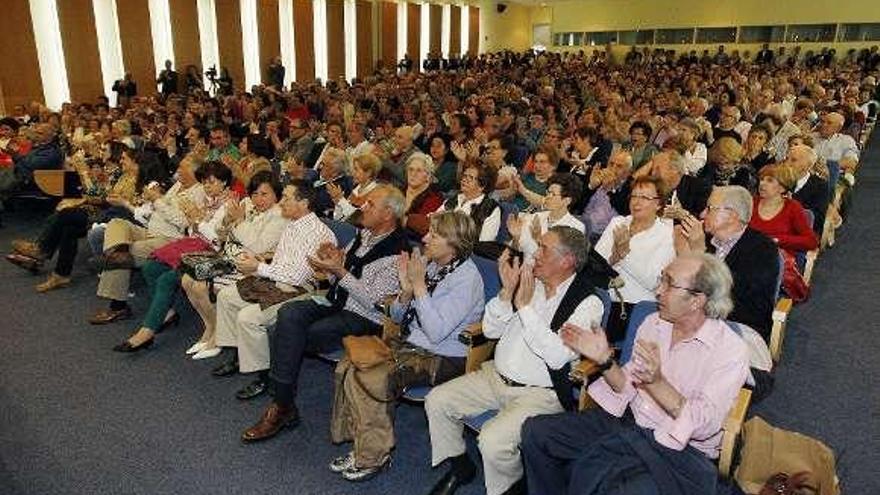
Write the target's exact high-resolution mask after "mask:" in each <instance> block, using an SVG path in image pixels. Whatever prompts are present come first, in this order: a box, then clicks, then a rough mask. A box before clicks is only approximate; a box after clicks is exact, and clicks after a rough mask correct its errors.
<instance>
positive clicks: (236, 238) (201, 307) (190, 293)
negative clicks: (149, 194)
mask: <svg viewBox="0 0 880 495" xmlns="http://www.w3.org/2000/svg"><path fill="white" fill-rule="evenodd" d="M248 194H249V195H250V196H249V197H247V198H245V199H243V200H242V201H241V202H239V203H237V204H235V205H232V204H227V206H226V214H225V216H224V218H223V222H222V223H221V225H220V226H219V227H218V237H219V238H220V239H221V240H224V241H226V244H225V246H224V252H225V253H226V254H227V256H229V257H235V256H236V255H238V254H239V253H240V252H241V251H243V250H244V251H247V252H249V253H253V254H256V255H265V254H267V253H271V252H272V251H274V250H275V246H276V245H277V244H278V240H279V239H280V238H281V233H282V232H283V231H284V229H285V228H286V227H287V222H288V220H287V219H286V218H284V217H283V216H281V208H280V207H279V206H278V200H279V198H280V197H281V183H280V182H278V179H277V178H275V177H274V176H273V175H272V173H271V172H268V171H265V172H257V173H256V174H254V176H253V177H252V178H251V182H250V184H248ZM235 278H236V277H235V276H230V277H228V279H229V280H230V281H234V280H235ZM220 282H222V281H215V285H217V287H216V288H215V291H218V292H219V290H220V289H221V288H222V285H223V284H222V283H220ZM180 285H181V286H182V287H183V290H184V291H186V295H187V297H188V298H189V301H190V303H192V305H193V308H195V310H196V312H197V313H198V314H199V317H201V319H202V323H203V325H204V331H203V332H202V336H201V337H200V338H199V340H198V342H196V343H195V344H193V345H192V346H191V347H190V348H189V349H187V351H186V353H187V354H193V355H194V357H193V358H194V359H205V358H210V357H214V356H217V355H218V354H220V349H219V348H217V347H216V346H214V331H215V329H216V323H217V309H216V306H215V303H214V302H212V301H211V295H210V293H209V291H210V289H209V287H208V283H207V282H204V281H199V280H195V279H193V278H191V277H190V276H188V275H184V276H183V278H182V279H181V281H180ZM201 351H205V352H201Z"/></svg>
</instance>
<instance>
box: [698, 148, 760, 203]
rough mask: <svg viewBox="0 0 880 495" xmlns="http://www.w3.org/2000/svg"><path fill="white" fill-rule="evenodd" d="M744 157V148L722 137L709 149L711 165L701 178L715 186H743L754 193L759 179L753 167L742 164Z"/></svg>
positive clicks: (707, 166)
mask: <svg viewBox="0 0 880 495" xmlns="http://www.w3.org/2000/svg"><path fill="white" fill-rule="evenodd" d="M742 157H743V148H742V146H740V144H739V143H738V142H736V140H735V139H733V138H732V137H727V136H725V137H722V138H720V139H718V140H717V141H715V143H714V144H713V145H712V148H710V149H709V164H708V165H706V166H705V167H703V171H702V172H701V173H700V176H701V177H702V178H703V179H705V180H707V181H709V182H710V183H711V184H712V185H713V186H742V187H744V188H746V189H748V190H749V191H751V192H752V193H754V192H755V191H756V190H757V187H758V178H757V176H756V175H755V171H754V170H753V169H752V167H751V166H749V165H748V164H744V163H741V162H742Z"/></svg>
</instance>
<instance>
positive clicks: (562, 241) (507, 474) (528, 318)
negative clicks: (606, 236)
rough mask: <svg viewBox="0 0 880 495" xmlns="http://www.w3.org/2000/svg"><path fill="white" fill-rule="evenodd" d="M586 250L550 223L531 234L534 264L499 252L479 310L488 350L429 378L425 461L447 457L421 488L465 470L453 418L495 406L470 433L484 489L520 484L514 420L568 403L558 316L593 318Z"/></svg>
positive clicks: (566, 353)
mask: <svg viewBox="0 0 880 495" xmlns="http://www.w3.org/2000/svg"><path fill="white" fill-rule="evenodd" d="M589 251H590V244H589V242H588V241H587V239H586V237H585V236H584V235H583V234H582V233H581V232H579V231H577V230H575V229H573V228H571V227H563V226H555V227H551V228H550V229H549V231H548V232H547V233H546V234H544V235H543V236H541V237H540V239H539V242H538V250H537V253H536V254H535V260H534V264H532V263H530V262H527V263H525V264H523V265H520V262H519V261H518V260H517V259H516V258H514V257H512V256H511V255H510V253H509V252H508V251H505V252H504V253H503V254H502V255H501V257H500V258H499V260H498V264H499V271H500V275H501V285H502V287H501V291H500V292H499V293H498V296H497V297H495V298H494V299H492V300H491V301H490V302H489V303H488V304H487V305H486V312H485V315H484V316H483V332H484V333H485V335H486V337H488V338H492V339H495V338H497V339H499V341H498V345H497V347H496V348H495V358H494V360H492V361H487V362H486V363H484V364H483V365H482V367H481V368H480V370H478V371H474V372H472V373H468V374H467V375H464V376H462V377H459V378H456V379H455V380H452V381H449V382H446V383H445V384H443V385H440V386H438V387H435V388H434V389H433V390H432V391H431V393H430V394H429V395H428V397H427V400H426V401H425V412H426V414H427V416H428V427H429V430H430V434H431V449H432V455H431V458H432V461H431V462H432V465H434V466H437V465H439V464H441V463H444V462H445V461H446V460H447V459H448V460H449V466H450V467H449V471H447V473H446V475H444V476H443V477H442V478H441V479H440V480H439V481H438V483H437V484H436V485H435V486H434V488H433V489H432V490H431V492H430V493H431V494H434V495H436V494H444V495H449V494H452V493H454V492H455V491H456V490H457V489H458V488H459V487H461V486H462V485H464V484H467V483H469V482H471V481H472V480H473V479H474V477H475V476H476V466H474V464H473V461H471V460H470V458H469V457H468V455H467V451H466V445H465V441H464V438H462V430H463V428H464V425H463V423H462V418H464V417H468V416H477V415H479V414H482V413H484V412H486V411H488V410H492V409H497V410H499V412H498V414H497V415H496V416H495V417H494V418H493V419H491V420H489V421H487V422H486V423H485V424H484V425H483V427H482V430H481V432H480V436H479V445H480V453H481V454H482V458H483V473H484V476H485V485H486V493H487V494H488V495H499V494H502V493H520V492H518V491H516V490H517V489H518V487H519V486H521V483H519V480H520V479H521V477H522V471H523V468H522V463H521V462H520V455H519V441H520V427H521V426H522V422H523V421H524V420H525V419H526V418H528V417H530V416H535V415H539V414H550V413H557V412H561V411H563V410H564V409H573V408H574V398H573V396H572V389H571V386H570V382H568V378H567V377H568V365H569V363H570V362H571V361H572V359H574V358H575V357H576V353H575V352H574V351H573V350H572V349H570V348H568V347H566V346H565V345H564V344H563V342H562V340H561V339H560V337H559V334H558V333H557V332H558V331H559V329H560V328H561V327H562V325H563V324H564V323H566V322H568V323H572V324H576V325H579V326H582V327H586V328H590V327H593V326H596V325H598V324H599V322H600V321H601V318H602V311H603V308H602V303H601V301H600V300H599V298H598V297H596V296H595V295H592V292H593V286H592V284H591V282H590V280H589V277H590V273H589V272H590V270H584V269H583V268H584V266H585V264H586V262H587V256H588V253H589ZM566 384H568V386H566Z"/></svg>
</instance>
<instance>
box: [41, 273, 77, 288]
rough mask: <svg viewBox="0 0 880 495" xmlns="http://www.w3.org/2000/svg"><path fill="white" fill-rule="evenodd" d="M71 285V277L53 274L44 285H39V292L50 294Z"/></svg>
mask: <svg viewBox="0 0 880 495" xmlns="http://www.w3.org/2000/svg"><path fill="white" fill-rule="evenodd" d="M69 285H70V277H62V276H61V275H58V274H55V273H53V274H51V275H49V278H48V279H46V281H45V282H43V283H42V284H39V285H37V287H36V289H37V292H49V291H50V290H55V289H61V288H64V287H67V286H69Z"/></svg>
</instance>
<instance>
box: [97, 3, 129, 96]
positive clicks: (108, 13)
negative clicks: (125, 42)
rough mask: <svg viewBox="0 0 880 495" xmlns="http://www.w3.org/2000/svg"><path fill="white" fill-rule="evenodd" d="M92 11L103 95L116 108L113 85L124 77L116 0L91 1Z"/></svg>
mask: <svg viewBox="0 0 880 495" xmlns="http://www.w3.org/2000/svg"><path fill="white" fill-rule="evenodd" d="M92 9H93V10H94V11H95V31H96V32H97V34H98V56H99V57H100V59H101V77H102V80H103V81H104V94H105V95H107V98H109V99H110V106H116V92H115V91H113V83H114V82H115V81H116V80H117V79H122V78H123V77H125V66H124V65H123V58H122V41H121V40H120V38H119V18H118V17H117V16H116V0H92Z"/></svg>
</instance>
